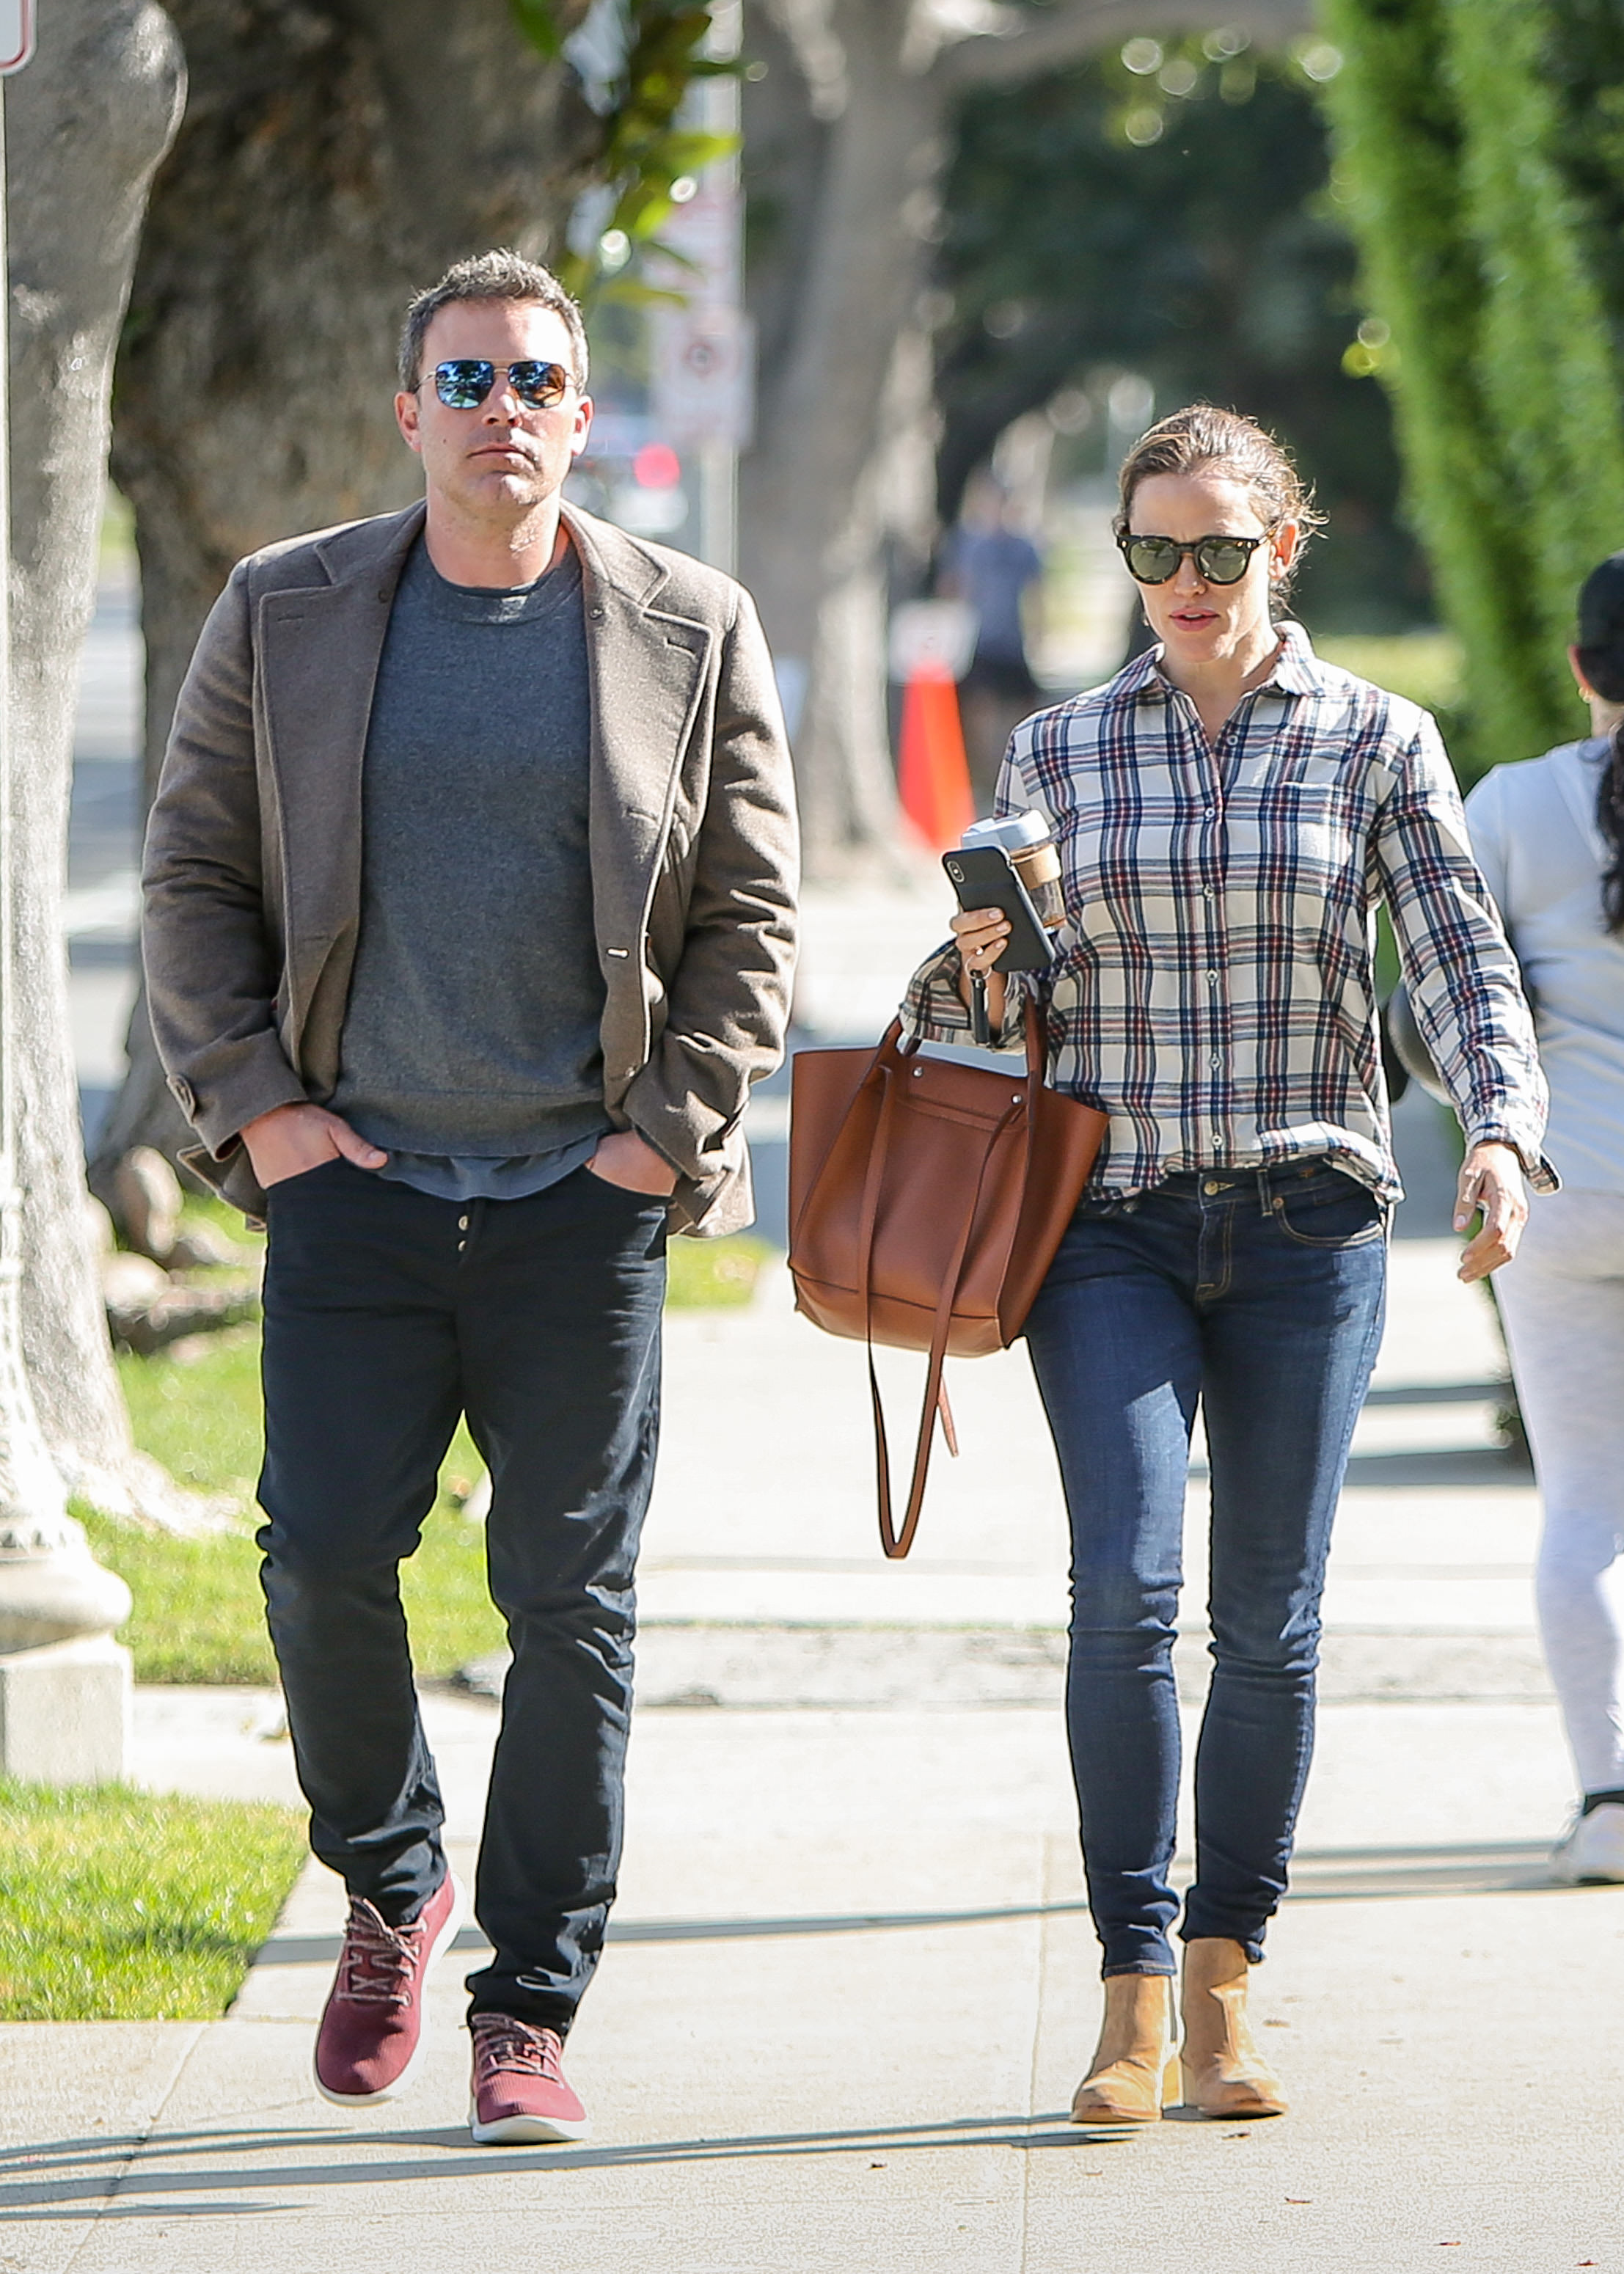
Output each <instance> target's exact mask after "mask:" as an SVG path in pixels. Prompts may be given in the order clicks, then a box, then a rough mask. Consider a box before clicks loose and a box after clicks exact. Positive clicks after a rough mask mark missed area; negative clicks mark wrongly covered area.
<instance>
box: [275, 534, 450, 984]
mask: <svg viewBox="0 0 1624 2274" xmlns="http://www.w3.org/2000/svg"><path fill="white" fill-rule="evenodd" d="M422 526H423V508H422V506H421V505H417V506H414V507H411V508H408V510H407V511H406V512H404V513H400V514H389V515H387V516H384V517H383V518H381V519H380V520H377V521H371V522H364V523H359V524H358V525H357V526H355V527H352V528H350V529H345V530H341V531H338V532H337V533H336V534H335V536H334V537H332V538H328V539H327V540H326V541H325V542H324V543H323V544H322V545H321V546H319V547H318V553H319V557H320V561H321V563H322V566H323V567H324V568H325V569H327V573H328V576H329V577H330V579H331V581H330V582H329V583H327V584H312V585H305V586H296V587H293V588H291V589H289V590H285V591H274V592H267V594H266V595H265V597H264V598H263V599H262V600H261V601H260V603H259V621H258V623H257V625H256V628H255V629H256V633H257V643H258V647H259V668H260V686H261V688H262V689H263V702H264V705H265V716H266V728H267V739H268V742H269V745H270V752H271V764H272V767H273V771H274V776H275V780H276V789H277V798H278V803H279V806H280V809H281V812H280V819H281V829H282V857H283V861H284V863H285V869H286V892H287V902H286V905H287V909H288V919H289V930H290V932H291V933H292V935H293V937H292V939H290V941H289V948H290V951H292V952H291V953H290V954H289V966H290V968H291V969H292V970H293V971H294V973H295V975H296V983H297V974H298V971H299V968H300V966H301V965H302V964H303V962H304V958H303V957H302V956H300V955H299V954H298V953H297V949H299V948H304V949H306V950H308V949H317V950H319V949H320V947H321V946H323V945H325V944H327V943H329V942H331V941H332V940H334V939H336V938H339V937H342V936H343V935H344V934H345V933H346V932H349V931H352V930H354V928H355V926H356V924H357V922H358V920H359V915H360V906H361V762H362V758H363V756H364V754H365V749H366V729H367V723H368V720H369V719H370V717H371V713H372V689H373V687H374V685H375V684H376V681H377V678H378V663H379V659H380V656H381V654H382V652H383V643H384V636H385V634H386V633H387V630H388V628H389V611H390V608H391V606H392V605H393V603H394V599H395V585H396V584H397V583H398V582H399V580H400V574H401V569H402V566H403V564H404V562H405V559H406V555H407V553H409V552H410V549H411V546H412V544H413V542H414V540H415V539H416V538H417V532H418V531H419V530H420V529H421V527H422ZM314 978H315V971H314V969H313V968H312V970H311V972H310V980H311V983H312V984H313V982H314ZM298 1007H299V1006H296V1016H297V1009H298Z"/></svg>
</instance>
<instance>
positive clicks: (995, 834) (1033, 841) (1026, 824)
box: [959, 809, 1049, 853]
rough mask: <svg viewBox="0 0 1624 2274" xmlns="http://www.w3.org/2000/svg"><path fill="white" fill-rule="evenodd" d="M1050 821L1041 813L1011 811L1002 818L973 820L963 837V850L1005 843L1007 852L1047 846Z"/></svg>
mask: <svg viewBox="0 0 1624 2274" xmlns="http://www.w3.org/2000/svg"><path fill="white" fill-rule="evenodd" d="M1048 842H1049V824H1048V822H1047V821H1045V820H1044V818H1043V817H1042V815H1041V813H1034V812H1033V811H1031V810H1030V809H1028V810H1027V811H1026V812H1025V813H1007V814H1005V815H1004V818H1003V820H1002V821H973V822H972V823H971V824H970V826H969V827H968V829H966V832H965V833H964V835H963V837H962V838H961V839H960V840H959V850H960V851H961V852H969V851H970V850H971V849H972V848H973V847H975V846H978V845H997V846H1001V847H1003V849H1004V852H1006V853H1024V852H1025V851H1026V847H1028V846H1029V845H1047V844H1048Z"/></svg>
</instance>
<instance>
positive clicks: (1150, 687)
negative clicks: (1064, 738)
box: [1117, 616, 1326, 703]
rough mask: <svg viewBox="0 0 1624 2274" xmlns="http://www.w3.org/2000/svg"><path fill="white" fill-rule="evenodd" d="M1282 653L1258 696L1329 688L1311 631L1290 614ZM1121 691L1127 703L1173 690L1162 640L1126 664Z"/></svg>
mask: <svg viewBox="0 0 1624 2274" xmlns="http://www.w3.org/2000/svg"><path fill="white" fill-rule="evenodd" d="M1279 630H1280V653H1279V654H1278V655H1277V656H1276V658H1275V659H1274V669H1273V670H1272V671H1271V672H1270V673H1269V675H1268V677H1267V679H1264V680H1259V682H1258V684H1257V686H1256V687H1254V688H1252V689H1251V690H1250V692H1251V693H1252V694H1254V695H1265V694H1267V695H1319V694H1321V693H1323V692H1324V689H1325V684H1326V681H1325V671H1324V666H1322V665H1321V663H1320V661H1319V657H1318V656H1317V655H1316V654H1315V653H1314V651H1313V647H1312V643H1311V642H1310V640H1309V636H1308V634H1307V633H1306V632H1305V631H1304V629H1303V627H1302V625H1301V624H1299V623H1297V622H1296V621H1293V619H1292V618H1291V617H1289V616H1288V617H1286V618H1285V619H1284V621H1282V623H1281V625H1280V627H1279ZM1117 691H1118V693H1119V694H1120V696H1121V697H1122V699H1123V700H1124V702H1127V703H1132V702H1135V701H1137V699H1138V698H1139V697H1140V696H1142V695H1152V696H1159V697H1165V696H1167V695H1168V694H1169V693H1170V691H1171V689H1170V686H1169V681H1167V680H1166V679H1164V678H1163V676H1162V646H1161V643H1160V642H1158V643H1157V644H1156V645H1155V646H1154V647H1153V648H1147V650H1146V651H1145V653H1144V654H1143V655H1136V656H1135V657H1134V659H1133V660H1132V662H1131V663H1128V664H1125V665H1124V666H1123V669H1122V672H1121V674H1119V676H1118V679H1117Z"/></svg>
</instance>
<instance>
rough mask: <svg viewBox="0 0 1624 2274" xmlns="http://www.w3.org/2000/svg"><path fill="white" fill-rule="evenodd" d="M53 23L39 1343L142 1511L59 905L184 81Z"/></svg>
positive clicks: (17, 586)
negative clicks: (93, 1201)
mask: <svg viewBox="0 0 1624 2274" xmlns="http://www.w3.org/2000/svg"><path fill="white" fill-rule="evenodd" d="M41 12H42V17H43V20H42V22H41V27H40V44H39V52H38V54H37V55H36V56H35V57H34V61H33V62H32V63H31V64H29V65H28V68H27V69H26V71H25V72H23V73H22V75H21V76H20V77H19V78H18V79H12V80H11V82H10V84H9V87H8V90H7V93H6V96H5V108H6V161H7V178H8V182H9V184H10V192H11V195H10V213H11V546H12V560H13V568H14V574H13V580H12V599H11V658H12V671H13V679H12V687H11V734H12V766H13V770H14V775H15V792H14V794H15V807H16V809H15V814H14V817H13V828H14V832H15V834H14V838H13V861H14V863H15V872H14V876H13V879H12V891H13V894H14V908H15V919H14V921H15V927H16V965H15V970H16V988H17V999H16V1002H15V1005H13V1009H12V1016H13V1018H14V1020H15V1021H16V1031H17V1050H16V1064H17V1072H18V1108H19V1111H18V1120H19V1129H18V1142H19V1171H20V1176H21V1180H22V1186H23V1192H24V1206H23V1211H22V1224H23V1232H22V1247H23V1257H22V1261H23V1280H22V1324H23V1344H24V1350H25V1353H26V1359H27V1365H28V1370H29V1374H30V1377H31V1380H32V1383H33V1389H34V1401H35V1404H36V1406H37V1408H38V1411H39V1415H40V1419H41V1424H42V1426H43V1427H44V1430H45V1433H46V1436H47V1438H48V1440H49V1443H50V1446H51V1449H52V1451H53V1452H54V1454H55V1455H56V1460H57V1463H58V1465H59V1467H60V1468H61V1470H62V1472H63V1474H64V1480H65V1481H66V1483H67V1485H68V1487H69V1489H70V1490H71V1491H74V1492H79V1493H82V1494H84V1495H86V1496H87V1497H89V1498H91V1499H94V1501H96V1502H98V1503H99V1504H100V1505H101V1506H102V1507H103V1508H111V1509H113V1510H126V1511H127V1510H130V1509H131V1507H132V1505H134V1504H138V1503H143V1504H146V1505H147V1506H148V1507H152V1506H153V1505H154V1501H156V1502H159V1503H161V1502H162V1486H161V1482H160V1480H159V1475H158V1472H154V1470H153V1469H152V1467H151V1465H148V1464H143V1463H142V1462H140V1460H139V1457H137V1456H136V1455H135V1453H134V1451H133V1449H132V1442H131V1437H130V1425H129V1420H128V1418H127V1416H126V1414H125V1412H124V1400H123V1397H121V1395H120V1393H119V1388H118V1381H117V1374H116V1373H115V1371H114V1367H113V1359H112V1352H111V1349H110V1347H109V1342H108V1334H107V1322H106V1319H105V1316H104V1314H103V1312H102V1297H101V1291H100V1287H99V1285H98V1283H97V1275H96V1265H95V1253H94V1246H93V1243H92V1239H91V1235H90V1222H89V1215H88V1210H87V1208H86V1193H85V1183H84V1176H83V1172H82V1169H81V1165H80V1164H81V1163H82V1160H83V1157H84V1154H83V1143H82V1140H81V1137H80V1133H79V1096H78V1089H77V1085H76V1082H75V1077H74V1068H73V1053H72V1047H71V1038H70V1028H69V1021H68V995H67V960H66V957H65V955H64V952H63V940H62V909H61V902H62V889H63V883H64V866H65V859H64V856H65V848H66V845H67V822H68V799H69V794H70V790H71V779H72V744H73V703H74V664H75V660H76V658H77V655H78V651H79V644H80V642H81V641H82V639H83V637H84V634H85V629H86V625H87V624H88V622H89V621H90V615H91V611H92V609H93V607H94V602H95V583H96V554H97V545H98V538H99V534H100V530H101V523H102V500H103V495H104V488H105V482H106V466H107V445H108V402H109V390H110V383H111V377H112V369H113V356H114V350H115V348H116V346H117V339H118V330H119V325H120V322H121V320H122V319H123V316H124V302H125V297H126V295H127V293H128V290H129V286H130V277H131V272H132V267H133V266H134V262H135V255H136V245H137V240H138V237H139V232H140V226H141V215H142V211H143V208H144V207H145V205H146V201H147V186H148V184H149V182H150V181H151V178H152V174H153V169H154V167H155V166H156V164H157V163H158V161H159V160H160V159H161V158H162V154H163V152H164V150H165V148H166V147H168V144H169V138H170V136H171V135H172V134H173V132H174V131H175V126H176V122H177V118H178V117H179V113H180V104H181V95H182V89H183V86H184V73H183V67H182V63H181V56H180V51H179V49H178V46H177V42H176V40H175V38H174V34H173V32H172V30H171V27H170V25H169V19H168V18H167V17H166V16H165V14H164V12H163V11H162V9H161V8H160V7H158V6H156V5H154V4H153V0H51V4H50V6H49V7H48V8H46V9H45V10H43V11H41Z"/></svg>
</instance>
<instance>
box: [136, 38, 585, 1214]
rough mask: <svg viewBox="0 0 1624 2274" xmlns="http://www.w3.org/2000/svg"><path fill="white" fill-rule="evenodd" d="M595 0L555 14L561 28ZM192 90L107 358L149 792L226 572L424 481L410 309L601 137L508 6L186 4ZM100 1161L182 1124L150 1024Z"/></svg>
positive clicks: (555, 229)
mask: <svg viewBox="0 0 1624 2274" xmlns="http://www.w3.org/2000/svg"><path fill="white" fill-rule="evenodd" d="M586 4H587V0H553V15H554V18H555V19H556V20H557V21H558V23H559V24H560V28H561V29H563V30H564V31H566V32H568V30H570V29H571V28H572V27H573V26H575V24H576V23H577V22H578V21H579V20H580V19H581V18H582V16H583V14H584V13H585V10H586ZM170 12H171V14H172V15H173V17H174V19H175V21H176V24H177V28H178V29H179V32H180V34H181V38H182V41H183V42H184V47H185V51H186V62H187V69H188V74H189V78H190V82H191V97H190V100H189V102H188V104H187V109H186V117H185V120H184V124H183V125H182V127H181V131H180V132H179V134H178V136H177V139H176V142H175V147H174V149H173V151H172V152H171V153H170V155H169V160H168V162H167V163H166V164H165V165H164V166H163V168H162V171H161V172H160V174H159V176H158V178H157V180H156V182H155V183H154V188H153V195H152V203H151V209H150V212H149V215H148V218H147V230H146V234H145V237H143V240H142V245H141V256H140V260H139V266H138V267H137V271H136V280H135V287H134V290H133V292H132V296H131V305H130V318H129V322H128V324H127V326H126V328H125V335H124V345H123V349H122V351H121V353H120V358H119V365H118V388H117V409H116V413H115V427H114V444H113V471H114V477H115V478H116V480H117V483H118V485H119V486H120V488H121V489H122V490H123V491H124V494H125V495H126V496H127V497H128V499H129V500H130V502H131V504H132V507H133V508H134V512H135V527H136V544H137V548H138V551H139V556H140V568H141V626H142V631H143V634H144V636H145V639H146V644H147V724H146V752H147V794H148V795H150V794H151V790H152V788H153V787H154V783H155V779H156V774H157V770H158V767H159V765H160V764H161V763H162V757H163V748H164V743H165V741H166V739H167V736H168V734H169V720H170V718H171V716H172V714H173V712H174V707H175V698H176V696H177V693H178V691H179V689H180V683H181V681H182V679H183V678H184V675H185V670H186V666H187V664H188V662H189V661H190V659H191V656H192V646H193V644H194V643H195V641H196V638H197V636H198V632H199V629H200V628H201V626H202V622H203V619H204V617H205V616H206V615H207V613H208V610H209V608H210V606H212V605H213V602H214V598H215V596H216V595H217V593H218V592H219V591H220V590H221V588H222V585H223V584H224V583H225V580H226V577H227V576H228V575H229V572H230V569H231V567H232V565H233V563H234V562H235V561H237V560H239V559H240V558H241V557H242V555H243V554H244V553H250V552H252V551H253V550H254V549H255V548H256V547H257V546H262V545H266V544H269V543H270V542H272V541H273V540H274V538H279V537H287V536H290V535H293V534H295V533H296V532H298V531H305V530H310V529H320V528H323V527H326V526H327V525H329V524H331V523H335V522H342V521H349V520H353V519H355V518H357V516H361V515H364V514H370V513H380V512H387V510H388V509H389V508H392V507H395V506H398V505H401V504H403V503H405V502H406V501H408V500H409V499H410V498H411V497H413V496H415V495H416V494H417V491H418V489H419V488H420V486H421V483H420V477H419V474H418V471H417V464H416V462H415V461H414V460H413V459H412V457H411V456H410V454H409V453H408V451H407V450H406V449H405V448H404V447H403V446H402V442H401V440H400V437H399V435H398V434H397V433H396V432H395V420H394V416H393V412H392V410H391V400H392V396H393V394H394V389H395V376H394V363H395V341H396V337H397V335H398V333H399V330H400V324H401V319H402V314H403V313H404V310H405V305H406V303H407V301H408V299H409V298H410V297H411V295H412V293H413V292H414V291H416V290H419V289H420V288H421V287H422V286H424V285H425V284H430V283H432V282H433V281H434V279H435V277H436V276H437V275H440V272H441V270H443V269H444V268H445V267H447V266H448V264H449V263H450V262H451V261H453V260H457V259H459V258H461V257H462V255H464V254H467V253H470V252H483V251H485V250H486V249H487V248H488V247H490V246H492V245H503V244H506V245H516V246H517V247H518V248H519V249H520V250H522V251H524V252H530V253H533V254H540V253H543V252H545V249H546V247H547V246H548V245H549V244H551V243H553V241H554V240H555V239H556V238H557V237H558V236H559V234H560V230H561V229H562V226H563V223H564V222H565V221H566V219H567V218H568V213H569V209H570V207H571V206H572V205H573V203H574V201H575V198H576V196H577V195H578V194H579V192H580V190H581V189H582V187H583V185H584V184H585V183H586V181H587V180H588V179H589V178H590V173H591V169H592V166H593V163H594V161H595V160H596V158H597V156H598V151H599V148H600V146H601V141H602V133H603V129H602V125H601V123H600V122H599V120H598V118H597V117H596V116H595V115H594V114H593V112H592V111H591V110H590V109H589V108H588V107H587V105H586V103H585V102H584V100H583V97H582V95H581V93H580V90H579V87H578V85H577V83H576V80H575V74H574V72H572V71H571V70H570V69H569V67H568V64H563V63H548V62H545V61H544V59H543V58H542V57H541V56H539V55H538V53H537V52H536V50H535V49H533V48H531V47H530V46H529V45H528V44H527V42H526V41H525V40H524V38H523V34H521V33H520V32H519V30H518V28H517V26H515V21H514V19H513V15H512V12H511V10H510V8H509V6H508V0H459V4H458V5H456V6H455V7H447V6H446V5H445V4H444V0H173V4H172V6H171V11H170ZM131 1059H132V1073H131V1078H130V1081H129V1082H128V1083H127V1085H126V1088H125V1091H124V1094H123V1095H122V1096H120V1098H119V1099H118V1100H117V1101H116V1102H115V1104H114V1107H113V1111H112V1113H111V1115H110V1116H109V1123H108V1126H107V1131H106V1133H105V1135H104V1138H103V1141H102V1144H101V1146H100V1147H99V1148H98V1151H97V1157H96V1161H95V1163H94V1167H93V1182H94V1184H95V1185H96V1186H97V1188H98V1189H99V1190H104V1189H105V1186H106V1180H107V1178H109V1176H110V1173H111V1170H112V1168H113V1166H114V1165H115V1164H116V1163H117V1159H118V1158H119V1157H120V1156H122V1155H123V1154H124V1152H126V1151H127V1150H128V1149H129V1148H130V1147H131V1146H132V1145H136V1144H155V1145H157V1146H159V1147H160V1148H161V1149H162V1150H165V1151H168V1152H169V1153H170V1154H171V1156H172V1155H173V1152H174V1150H175V1148H176V1147H177V1143H178V1142H180V1141H183V1140H184V1125H183V1123H182V1121H181V1118H180V1116H179V1113H178V1111H177V1109H176V1108H175V1106H174V1105H173V1103H171V1101H170V1099H169V1095H168V1093H167V1091H166V1090H165V1089H164V1088H163V1085H162V1073H161V1072H160V1071H159V1069H158V1066H157V1061H156V1055H155V1053H154V1050H153V1048H152V1043H151V1037H150V1033H149V1032H148V1030H147V1021H146V1013H145V1011H144V1008H143V1007H142V1006H141V1005H139V1004H138V1005H137V1010H136V1015H135V1019H134V1020H133V1021H132V1048H131Z"/></svg>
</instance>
